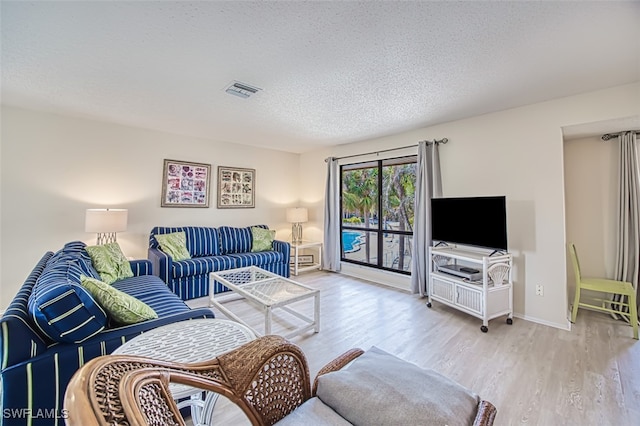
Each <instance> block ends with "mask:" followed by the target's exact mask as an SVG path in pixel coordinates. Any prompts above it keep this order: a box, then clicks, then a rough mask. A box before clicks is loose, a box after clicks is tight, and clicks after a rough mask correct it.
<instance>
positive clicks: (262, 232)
mask: <svg viewBox="0 0 640 426" xmlns="http://www.w3.org/2000/svg"><path fill="white" fill-rule="evenodd" d="M251 235H252V236H253V245H252V246H251V251H252V252H256V251H268V250H273V249H272V248H271V247H272V244H273V240H274V239H275V238H276V231H275V230H270V229H264V228H256V227H252V228H251Z"/></svg>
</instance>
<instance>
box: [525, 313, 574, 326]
mask: <svg viewBox="0 0 640 426" xmlns="http://www.w3.org/2000/svg"><path fill="white" fill-rule="evenodd" d="M513 316H514V317H516V318H520V319H523V320H525V321H531V322H535V323H536V324H541V325H546V326H548V327H553V328H559V329H560V330H566V331H571V322H569V320H567V322H566V324H562V323H557V322H551V321H546V320H543V319H540V318H537V317H532V316H529V315H523V314H519V313H516V312H514V313H513Z"/></svg>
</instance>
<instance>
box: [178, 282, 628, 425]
mask: <svg viewBox="0 0 640 426" xmlns="http://www.w3.org/2000/svg"><path fill="white" fill-rule="evenodd" d="M295 279H296V280H298V281H300V282H302V283H305V284H307V285H310V286H312V287H315V288H319V289H320V290H321V330H320V332H319V333H317V334H314V333H312V332H308V333H306V334H304V335H301V336H297V337H294V338H292V339H291V341H292V342H294V343H296V344H298V345H299V346H300V347H302V349H303V350H304V352H305V354H306V356H307V359H308V361H309V369H310V372H311V377H312V378H313V377H315V374H316V373H317V371H318V370H319V369H320V368H321V367H322V366H323V365H324V364H325V363H327V362H329V361H330V360H332V359H333V358H334V357H336V356H337V355H339V354H340V353H342V352H344V351H346V350H347V349H350V348H352V347H360V348H362V349H365V350H366V349H368V348H370V347H371V346H378V347H379V348H381V349H383V350H385V351H387V352H390V353H393V354H395V355H397V356H399V357H401V358H403V359H405V360H407V361H410V362H413V363H415V364H417V365H419V366H421V367H428V368H432V369H434V370H437V371H438V372H440V373H442V374H444V375H446V376H448V377H450V378H452V379H454V380H456V381H458V382H459V383H461V384H463V385H464V386H467V387H468V388H470V389H472V390H473V391H475V392H476V393H478V394H479V395H480V396H481V397H482V398H483V399H486V400H488V401H491V402H492V403H493V404H494V405H495V406H496V407H497V408H498V415H497V417H496V422H495V424H496V425H498V426H499V425H517V424H528V425H545V426H547V425H548V426H552V425H620V426H625V425H640V343H638V341H636V340H634V339H632V338H631V336H632V331H631V327H629V326H628V325H626V324H625V323H623V322H621V321H615V320H612V319H611V318H610V317H609V316H608V315H606V314H601V313H597V312H590V311H587V310H583V309H581V310H580V311H579V313H578V319H577V322H576V324H574V326H573V330H572V331H571V332H569V331H564V330H558V329H555V328H552V327H547V326H544V325H540V324H536V323H532V322H528V321H524V320H521V319H518V318H514V321H513V325H507V324H506V322H505V318H496V319H494V320H492V321H490V323H489V332H488V333H486V334H485V333H482V332H481V331H480V325H481V321H480V320H479V319H477V318H474V317H471V316H469V315H466V314H463V313H461V312H458V311H456V310H454V309H451V308H448V307H446V306H444V305H442V304H439V303H437V302H434V303H433V308H431V309H429V308H427V307H426V305H425V299H421V298H419V297H418V296H415V295H410V294H407V293H404V292H402V291H399V290H394V289H391V288H387V287H384V286H380V285H376V284H372V283H369V282H366V281H362V280H357V279H354V278H350V277H346V276H343V275H340V274H334V273H328V272H320V271H318V272H311V273H309V272H308V273H303V274H300V275H299V276H298V277H295ZM189 304H190V305H191V306H206V305H207V301H206V299H196V300H193V301H191V302H189ZM227 306H229V307H230V308H231V309H232V311H233V312H235V313H237V314H238V315H240V317H241V318H243V319H245V320H246V321H247V323H249V325H251V326H252V327H254V328H256V329H257V330H258V331H262V330H263V325H264V323H263V316H262V315H261V314H260V313H259V311H257V310H256V309H254V308H252V307H251V306H250V305H249V304H248V303H247V302H245V301H233V302H229V303H228V304H227ZM297 307H298V308H299V309H301V310H303V311H307V312H308V313H309V314H310V313H311V307H312V305H311V303H308V304H305V303H300V304H299V305H298V306H297ZM216 314H217V315H218V316H219V317H221V318H223V317H224V316H223V315H221V314H219V312H216ZM283 315H286V317H284V316H283V318H286V319H287V320H293V318H292V317H290V316H289V315H288V314H286V313H283ZM276 318H279V316H278V315H275V318H274V334H284V333H282V331H285V330H286V329H287V328H291V326H292V323H290V322H288V321H278V322H277V323H276ZM296 321H297V320H296ZM292 322H293V321H292ZM216 415H217V416H218V417H217V418H216V424H226V425H236V424H237V425H241V424H247V422H246V419H243V418H242V417H243V415H242V414H241V413H239V412H238V411H236V409H235V407H234V406H231V405H230V404H228V403H226V401H221V402H219V403H218V407H217V408H216Z"/></svg>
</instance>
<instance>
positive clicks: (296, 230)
mask: <svg viewBox="0 0 640 426" xmlns="http://www.w3.org/2000/svg"><path fill="white" fill-rule="evenodd" d="M308 220H309V213H308V211H307V208H306V207H292V208H289V209H287V222H289V223H291V224H292V225H291V241H292V242H294V243H299V242H301V241H302V225H301V224H302V223H304V222H307V221H308Z"/></svg>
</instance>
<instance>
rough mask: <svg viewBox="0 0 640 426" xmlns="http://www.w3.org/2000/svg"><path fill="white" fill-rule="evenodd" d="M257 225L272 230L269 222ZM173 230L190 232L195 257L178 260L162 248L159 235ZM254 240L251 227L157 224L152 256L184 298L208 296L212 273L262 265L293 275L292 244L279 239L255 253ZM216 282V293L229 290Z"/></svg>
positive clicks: (156, 267) (159, 271)
mask: <svg viewBox="0 0 640 426" xmlns="http://www.w3.org/2000/svg"><path fill="white" fill-rule="evenodd" d="M255 226H256V227H258V228H264V229H268V227H267V226H266V225H255ZM173 232H184V233H185V234H186V237H187V249H188V250H189V254H190V256H191V259H187V260H182V261H179V262H176V261H174V260H173V259H172V258H171V256H169V255H167V254H166V253H164V252H163V251H162V250H160V248H159V244H158V241H156V238H155V236H156V235H158V234H170V233H173ZM252 242H253V238H252V236H251V227H246V228H233V227H230V226H221V227H219V228H207V227H201V226H182V227H164V226H156V227H155V228H153V229H152V230H151V234H150V236H149V255H148V258H149V260H150V261H151V262H152V263H153V272H154V273H155V274H157V275H158V276H159V277H160V278H161V279H162V280H163V281H164V282H166V283H167V285H168V286H169V288H170V289H171V291H173V292H174V293H175V294H177V295H178V296H179V297H180V298H181V299H182V300H190V299H195V298H198V297H204V296H207V295H208V294H209V273H210V272H217V271H225V270H227V269H234V268H243V267H246V266H258V267H260V268H262V269H266V270H267V271H270V272H273V273H274V274H278V275H281V276H283V277H286V278H288V277H289V274H290V271H289V260H290V259H289V253H290V251H291V245H290V244H289V243H287V242H285V241H278V240H275V241H274V242H273V247H272V250H270V251H262V252H255V253H252V252H251V246H252ZM214 284H215V285H214V293H216V294H217V293H221V292H224V291H228V289H227V288H226V287H225V286H223V285H222V284H220V283H218V282H216V283H214Z"/></svg>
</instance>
